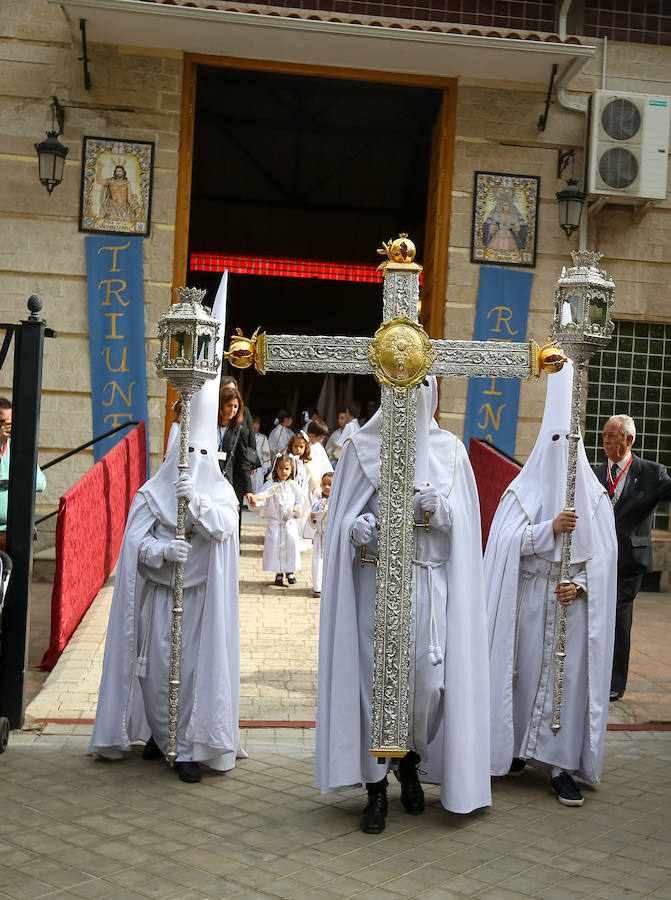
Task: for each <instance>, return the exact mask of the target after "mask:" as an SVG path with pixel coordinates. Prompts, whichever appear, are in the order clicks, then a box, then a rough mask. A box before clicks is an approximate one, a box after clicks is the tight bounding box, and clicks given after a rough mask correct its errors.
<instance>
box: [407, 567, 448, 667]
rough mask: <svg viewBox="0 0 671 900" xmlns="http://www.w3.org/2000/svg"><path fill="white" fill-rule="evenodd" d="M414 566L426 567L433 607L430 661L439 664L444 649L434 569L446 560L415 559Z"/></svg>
mask: <svg viewBox="0 0 671 900" xmlns="http://www.w3.org/2000/svg"><path fill="white" fill-rule="evenodd" d="M412 564H413V566H419V568H420V569H424V570H425V572H426V577H427V579H428V585H429V605H430V609H431V619H430V623H429V662H430V663H431V665H432V666H439V665H440V664H441V663H442V662H443V650H442V647H441V646H440V641H439V638H438V625H437V624H436V608H435V606H434V602H433V570H434V569H437V568H438V567H439V566H444V565H445V561H444V560H441V561H440V562H432V561H431V560H429V559H413V561H412Z"/></svg>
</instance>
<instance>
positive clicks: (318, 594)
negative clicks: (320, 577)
mask: <svg viewBox="0 0 671 900" xmlns="http://www.w3.org/2000/svg"><path fill="white" fill-rule="evenodd" d="M321 595H322V592H321V591H315V590H313V591H312V596H313V597H321Z"/></svg>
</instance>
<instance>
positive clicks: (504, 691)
mask: <svg viewBox="0 0 671 900" xmlns="http://www.w3.org/2000/svg"><path fill="white" fill-rule="evenodd" d="M571 379H572V368H571V364H570V362H569V363H567V364H566V365H565V366H564V368H563V369H562V371H561V372H559V373H557V374H556V375H551V376H550V378H549V381H548V386H547V395H546V403H545V412H544V415H543V422H542V425H541V429H540V432H539V435H538V438H537V440H536V443H535V445H534V449H533V451H532V453H531V455H530V456H529V459H528V460H527V462H526V464H525V466H524V468H523V469H522V471H521V472H520V473H519V475H518V476H517V477H516V478H515V479H514V481H512V482H511V484H510V485H509V486H508V488H507V490H506V491H505V492H504V494H503V497H502V498H501V502H500V503H499V507H498V509H497V511H496V514H495V515H494V519H493V520H492V525H491V529H490V531H489V538H488V540H487V549H486V552H485V585H486V592H487V621H488V631H489V648H490V679H491V714H492V721H491V742H492V763H491V768H492V774H493V775H505V774H507V772H508V771H509V769H510V763H511V760H512V758H513V756H522V757H524V758H527V759H534V760H536V761H538V762H540V763H543V764H545V765H549V766H558V767H559V768H562V769H565V770H566V771H572V772H573V773H575V774H577V775H579V776H580V777H581V778H582V779H584V780H585V781H587V782H588V783H590V784H596V783H598V781H599V778H600V774H601V767H602V762H603V751H604V744H605V737H606V725H607V719H608V702H609V692H610V675H611V667H612V658H613V638H614V630H615V600H616V597H617V584H616V575H617V541H616V537H615V524H614V517H613V509H612V506H611V503H610V500H609V498H608V495H607V493H606V490H605V488H604V487H603V485H601V484H600V483H599V481H598V479H597V477H596V475H594V473H593V471H592V469H591V466H590V465H589V463H588V461H587V456H586V454H585V448H584V446H583V442H582V439H580V440H579V441H578V447H577V471H576V485H575V510H576V513H577V514H578V517H579V518H578V522H577V526H576V529H575V531H574V532H573V539H572V545H571V570H570V575H569V577H570V579H571V580H572V581H575V582H576V583H579V584H580V585H581V586H582V587H583V588H584V589H585V591H586V594H585V596H584V597H578V598H577V599H576V600H575V601H574V603H573V604H572V605H571V606H569V607H568V612H567V636H566V658H565V661H564V673H565V692H566V695H567V696H565V698H564V702H563V703H562V713H561V721H562V727H561V731H560V732H559V734H558V735H556V736H555V734H554V733H553V732H552V731H551V730H550V725H551V706H552V690H553V685H554V663H555V647H554V641H555V640H556V636H555V635H554V632H552V633H550V629H549V625H550V624H551V621H552V619H553V618H554V617H556V615H557V610H558V604H557V603H556V599H555V596H554V587H555V586H556V584H557V583H558V581H559V573H560V562H561V547H562V540H561V538H560V537H558V538H557V539H556V540H553V535H552V525H551V520H552V519H553V518H554V517H555V516H557V515H558V514H559V513H560V512H561V511H562V509H563V507H564V501H565V493H566V473H567V460H568V441H567V435H568V423H569V421H570V398H571ZM529 528H531V540H532V542H533V551H534V552H533V554H532V555H530V556H525V557H524V562H523V563H522V565H521V550H522V542H523V540H524V538H525V534H528V531H527V529H529ZM529 570H531V571H532V572H534V573H536V574H537V575H538V576H539V577H535V575H534V576H533V577H532V578H531V579H530V578H529V574H528V573H529ZM527 599H529V600H531V601H532V602H531V604H529V603H527ZM525 613H526V615H525ZM544 621H546V622H547V625H546V626H545V627H544V625H543V622H544ZM525 634H526V635H527V636H528V635H533V637H532V639H531V641H529V639H528V637H527V638H526V639H525ZM541 635H542V637H541ZM539 644H540V646H539ZM543 685H546V686H547V690H544V689H543ZM529 698H532V699H531V700H530V699H529ZM567 698H568V699H567ZM516 701H517V702H516ZM529 709H531V713H530V714H527V710H529ZM522 710H524V712H522ZM522 720H525V721H522ZM529 735H532V737H531V740H530V741H529V740H528V739H527V738H528V736H529ZM568 759H571V760H572V761H573V764H572V765H570V766H569V765H567V764H566V760H568Z"/></svg>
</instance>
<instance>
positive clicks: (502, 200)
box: [471, 172, 540, 266]
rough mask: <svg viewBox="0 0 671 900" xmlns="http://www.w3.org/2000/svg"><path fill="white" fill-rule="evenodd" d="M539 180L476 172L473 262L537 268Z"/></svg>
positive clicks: (528, 176) (532, 176)
mask: <svg viewBox="0 0 671 900" xmlns="http://www.w3.org/2000/svg"><path fill="white" fill-rule="evenodd" d="M539 191H540V178H539V177H537V176H536V175H502V174H500V173H498V172H475V184H474V186H473V241H472V244H471V262H474V263H487V264H488V265H494V266H496V265H500V266H535V265H536V232H537V229H538V195H539Z"/></svg>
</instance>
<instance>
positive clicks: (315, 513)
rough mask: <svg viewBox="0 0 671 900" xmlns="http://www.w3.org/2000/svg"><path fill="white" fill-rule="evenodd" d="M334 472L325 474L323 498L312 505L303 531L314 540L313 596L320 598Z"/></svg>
mask: <svg viewBox="0 0 671 900" xmlns="http://www.w3.org/2000/svg"><path fill="white" fill-rule="evenodd" d="M332 480H333V472H325V473H324V474H323V475H322V480H321V489H320V491H319V493H321V497H317V498H316V499H315V501H314V503H313V504H312V509H311V510H310V515H309V516H308V518H307V521H306V523H305V528H304V529H303V536H304V537H306V538H312V596H313V597H319V596H321V592H322V569H323V565H324V533H325V531H326V512H327V507H328V499H329V494H330V493H331V481H332Z"/></svg>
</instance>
